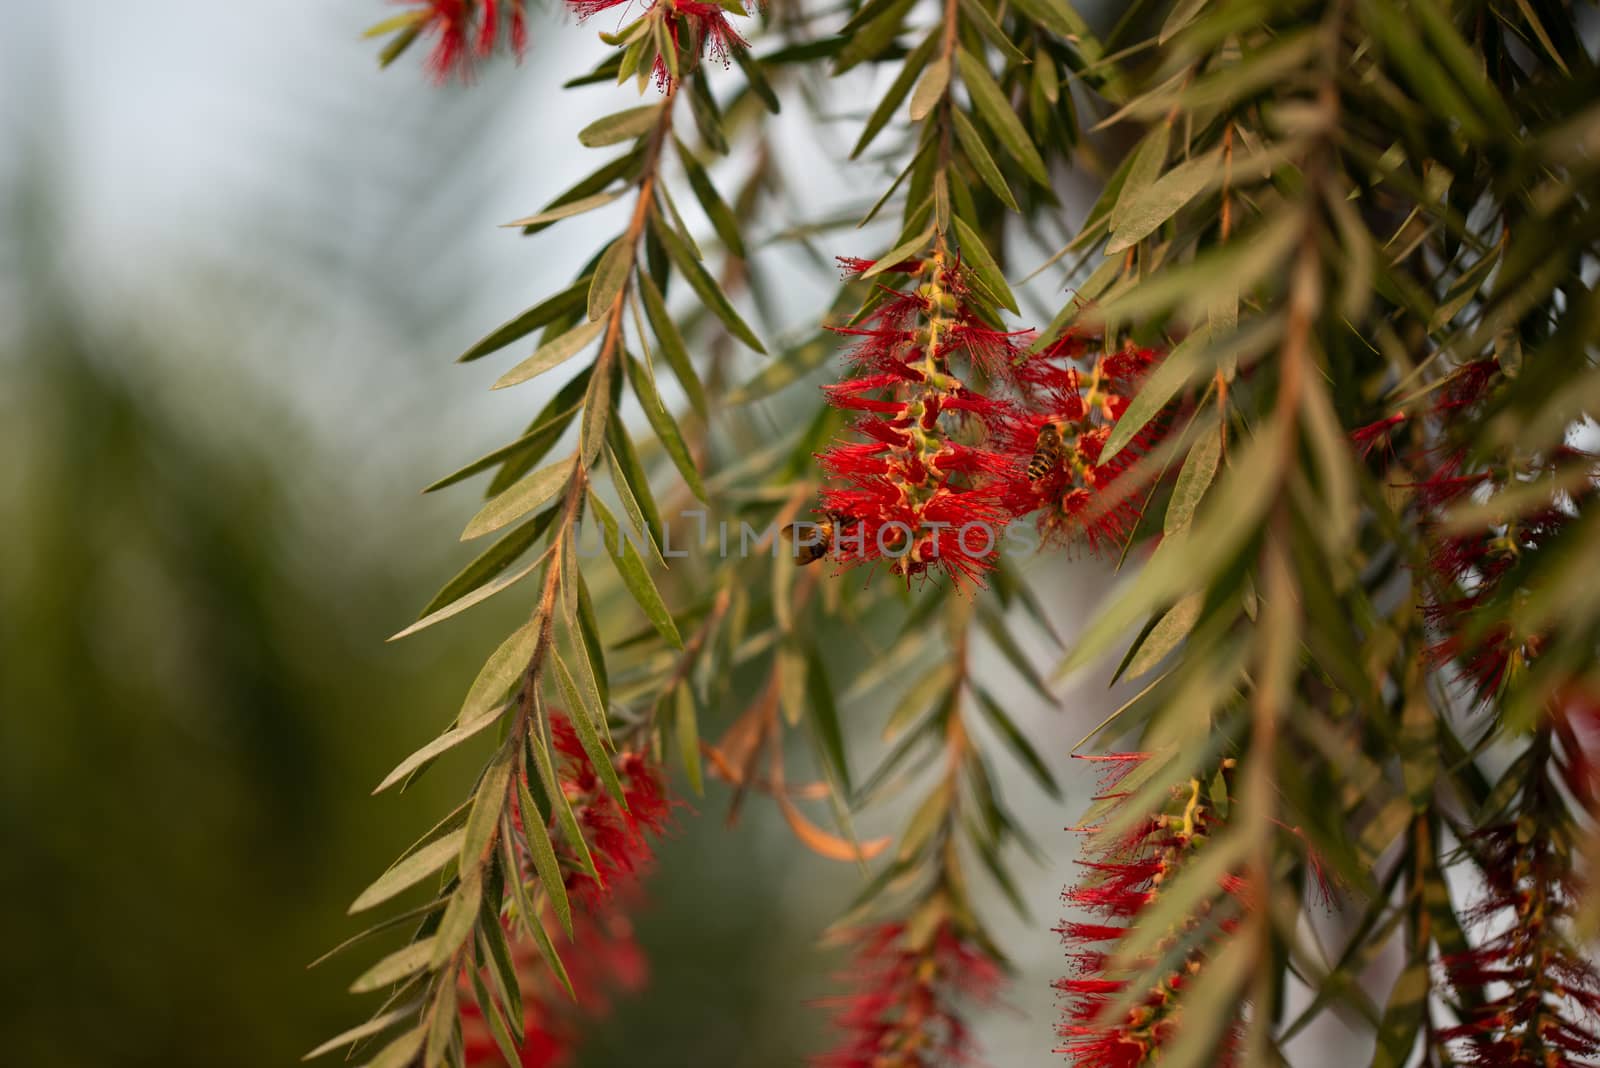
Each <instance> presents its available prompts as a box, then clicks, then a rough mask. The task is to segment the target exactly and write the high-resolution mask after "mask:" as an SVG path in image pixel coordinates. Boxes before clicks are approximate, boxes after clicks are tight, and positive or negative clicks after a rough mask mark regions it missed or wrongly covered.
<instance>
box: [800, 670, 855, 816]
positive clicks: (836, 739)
mask: <svg viewBox="0 0 1600 1068" xmlns="http://www.w3.org/2000/svg"><path fill="white" fill-rule="evenodd" d="M806 692H807V693H809V694H810V695H811V703H810V706H809V708H808V710H807V711H808V712H809V713H810V714H809V716H808V717H807V718H808V719H809V721H810V723H811V726H812V728H813V729H815V730H816V732H817V740H818V742H819V743H820V745H821V748H822V753H823V756H825V757H826V758H827V760H828V764H829V765H830V766H831V767H832V768H833V773H834V775H835V776H837V778H838V781H839V788H840V789H841V790H842V791H844V794H845V796H847V797H848V796H849V795H850V792H851V790H852V789H853V787H852V786H851V784H850V761H849V759H848V758H847V757H846V755H845V746H844V729H843V727H841V726H840V723H839V705H838V702H837V701H835V700H834V696H833V683H832V682H831V681H830V680H829V679H828V670H827V666H826V665H825V664H824V663H823V662H822V657H821V656H820V655H818V653H817V650H816V649H815V648H813V647H808V648H807V649H806Z"/></svg>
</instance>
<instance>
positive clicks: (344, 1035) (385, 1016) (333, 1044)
mask: <svg viewBox="0 0 1600 1068" xmlns="http://www.w3.org/2000/svg"><path fill="white" fill-rule="evenodd" d="M416 1011H417V1005H416V1003H415V1002H409V1003H407V1004H405V1005H401V1006H400V1007H399V1008H397V1009H391V1010H389V1011H388V1012H385V1013H380V1014H379V1015H377V1016H374V1017H373V1018H372V1019H370V1020H368V1021H367V1022H366V1023H364V1024H360V1025H359V1026H356V1027H352V1028H350V1030H348V1031H342V1032H340V1033H339V1034H337V1035H334V1036H333V1037H332V1038H330V1039H328V1041H326V1042H324V1043H323V1044H322V1045H320V1046H318V1047H317V1048H316V1049H314V1050H312V1051H311V1052H310V1053H307V1054H306V1055H305V1056H304V1057H302V1058H301V1060H306V1061H309V1060H315V1059H316V1058H318V1057H320V1056H322V1055H323V1054H324V1053H332V1052H333V1051H334V1050H336V1049H341V1048H343V1047H344V1046H348V1045H350V1044H351V1043H353V1042H359V1041H361V1040H362V1039H363V1038H371V1037H372V1036H373V1035H376V1034H381V1033H382V1032H384V1031H387V1030H388V1029H389V1028H391V1027H393V1026H394V1025H395V1024H397V1023H399V1022H400V1021H401V1020H404V1019H406V1018H408V1017H410V1016H414V1015H415V1014H416Z"/></svg>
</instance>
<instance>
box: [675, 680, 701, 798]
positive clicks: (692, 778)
mask: <svg viewBox="0 0 1600 1068" xmlns="http://www.w3.org/2000/svg"><path fill="white" fill-rule="evenodd" d="M672 715H673V721H674V722H673V734H674V735H675V736H676V737H677V740H678V759H680V760H682V761H683V774H684V777H685V778H687V779H688V780H689V787H690V789H692V790H693V791H694V792H695V794H696V795H697V796H701V795H704V794H705V792H706V789H705V784H704V782H703V779H702V776H701V769H700V719H699V714H698V712H697V711H696V710H695V702H694V693H693V692H692V691H691V690H690V689H689V684H688V682H682V683H679V684H678V688H677V690H676V691H675V693H674V694H673V713H672Z"/></svg>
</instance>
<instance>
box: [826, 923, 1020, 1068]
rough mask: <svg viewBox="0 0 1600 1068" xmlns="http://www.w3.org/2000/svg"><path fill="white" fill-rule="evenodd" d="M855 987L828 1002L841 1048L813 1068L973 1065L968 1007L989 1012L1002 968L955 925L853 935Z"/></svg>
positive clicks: (891, 926)
mask: <svg viewBox="0 0 1600 1068" xmlns="http://www.w3.org/2000/svg"><path fill="white" fill-rule="evenodd" d="M853 942H854V945H855V958H854V960H853V962H852V970H851V972H850V976H849V978H850V980H851V981H852V983H853V984H854V986H855V992H854V993H852V994H849V995H846V996H843V997H838V998H831V999H827V1000H826V1001H825V1002H823V1003H824V1004H828V1005H831V1006H833V1007H834V1008H835V1009H836V1015H835V1023H836V1024H837V1025H838V1026H839V1028H840V1029H841V1030H843V1031H844V1032H845V1039H844V1042H843V1044H842V1045H840V1046H839V1047H838V1048H837V1049H835V1050H834V1051H833V1052H831V1053H826V1054H824V1055H822V1056H820V1057H816V1058H813V1059H812V1062H811V1063H812V1065H813V1066H814V1068H944V1066H946V1065H956V1064H971V1063H973V1060H974V1055H975V1050H974V1048H973V1042H972V1035H971V1032H970V1030H969V1029H968V1028H967V1026H966V1024H965V1023H964V1022H963V1020H962V1018H961V1016H960V1014H959V1011H958V1009H959V1005H960V1003H961V1002H963V1001H972V1002H976V1003H977V1004H980V1005H984V1004H989V1003H991V1002H993V1001H994V999H995V997H996V996H997V994H998V992H999V989H1000V986H1001V972H1000V966H999V965H998V964H996V963H995V962H994V960H993V959H991V958H990V957H989V955H988V954H987V953H986V952H985V951H984V950H983V949H982V948H980V947H979V946H978V945H977V944H976V943H974V942H972V941H971V940H969V939H967V938H965V937H963V936H962V935H961V933H960V932H958V931H957V930H956V929H955V928H954V926H953V925H952V924H951V923H950V921H949V920H945V921H943V922H941V923H940V924H939V926H938V927H937V928H935V929H934V930H933V931H932V932H931V933H924V934H921V935H916V934H914V933H913V931H912V929H911V928H910V927H908V926H907V925H906V924H904V923H885V924H880V925H879V926H877V927H871V928H867V929H864V930H860V931H857V932H855V934H854V936H853Z"/></svg>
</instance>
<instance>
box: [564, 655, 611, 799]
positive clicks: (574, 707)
mask: <svg viewBox="0 0 1600 1068" xmlns="http://www.w3.org/2000/svg"><path fill="white" fill-rule="evenodd" d="M550 652H551V656H552V658H553V660H554V662H555V668H556V683H557V684H558V685H559V686H560V687H561V698H562V700H564V701H565V702H566V703H567V719H568V721H569V722H571V724H572V727H573V729H574V730H575V731H577V734H578V742H579V744H580V745H582V746H583V751H584V753H585V754H587V755H588V757H589V762H590V763H591V764H593V765H594V770H595V773H596V774H598V775H599V776H600V781H601V782H602V783H603V784H604V785H605V788H606V792H607V793H609V794H610V795H611V796H612V798H613V799H614V800H615V801H616V802H617V804H618V805H620V806H621V807H622V809H623V810H624V811H626V810H627V808H628V799H627V798H626V797H625V796H623V793H622V782H621V780H620V779H618V778H617V769H616V768H614V767H612V765H611V757H610V756H608V755H607V754H606V749H605V746H604V745H603V744H602V743H601V741H600V734H599V732H598V731H596V730H595V724H596V723H599V722H601V721H602V720H603V719H604V718H605V715H606V711H605V709H603V708H598V707H596V706H595V704H594V702H593V699H592V696H591V695H589V694H585V693H584V692H583V691H582V690H580V689H579V688H578V684H577V682H575V681H574V680H573V678H572V672H571V670H570V669H569V668H568V667H567V662H566V660H564V659H563V658H562V656H561V651H560V650H559V649H555V648H552V649H551V650H550Z"/></svg>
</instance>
